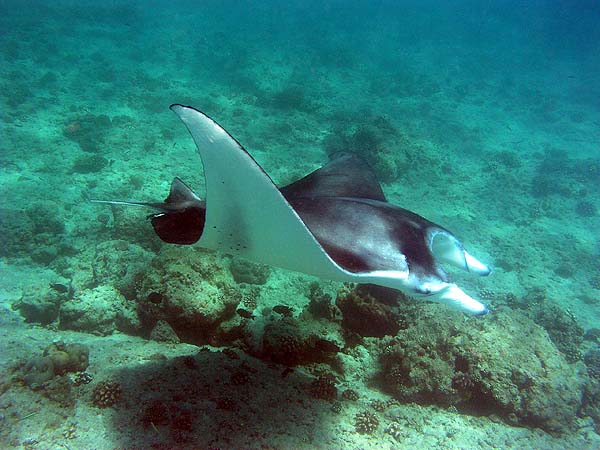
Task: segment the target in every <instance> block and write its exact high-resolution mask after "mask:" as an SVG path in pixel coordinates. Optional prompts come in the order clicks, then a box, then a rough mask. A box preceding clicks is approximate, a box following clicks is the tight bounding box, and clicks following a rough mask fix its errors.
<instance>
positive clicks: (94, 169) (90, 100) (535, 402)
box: [0, 0, 600, 449]
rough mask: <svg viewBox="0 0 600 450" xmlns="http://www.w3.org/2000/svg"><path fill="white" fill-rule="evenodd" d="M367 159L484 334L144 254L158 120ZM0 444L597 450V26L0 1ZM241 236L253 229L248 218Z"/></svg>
mask: <svg viewBox="0 0 600 450" xmlns="http://www.w3.org/2000/svg"><path fill="white" fill-rule="evenodd" d="M171 103H181V104H187V105H192V106H194V107H196V108H198V109H200V110H202V111H204V112H206V113H207V114H208V115H210V116H211V117H213V118H214V119H215V120H217V121H218V122H219V123H220V124H221V125H223V126H224V127H225V128H226V129H227V130H228V131H229V132H230V133H231V134H232V135H233V136H234V137H235V138H236V139H238V140H239V142H240V143H241V144H242V145H244V146H245V148H246V149H247V150H248V151H249V152H250V154H251V155H252V156H253V157H254V158H255V159H256V160H257V162H258V163H259V164H260V165H261V166H262V167H263V168H264V169H265V171H266V173H268V174H269V175H270V176H271V177H272V178H273V180H274V181H275V182H276V183H278V184H286V183H289V182H291V181H293V180H295V179H297V178H299V177H301V176H303V175H305V174H307V173H309V172H311V171H313V170H315V169H316V168H318V167H320V166H321V165H323V164H324V163H325V162H326V161H327V159H328V155H330V154H333V153H335V152H337V151H351V152H355V153H358V154H360V155H361V156H362V157H363V158H364V159H366V160H367V161H368V162H369V163H370V164H371V166H372V167H373V168H374V170H375V171H376V173H377V175H378V177H379V179H380V180H381V182H382V185H383V189H384V191H385V193H386V195H387V197H388V200H389V201H390V202H391V203H394V204H397V205H399V206H401V207H403V208H407V209H410V210H412V211H415V212H416V213H418V214H420V215H423V216H424V217H427V218H428V219H430V220H432V221H434V222H436V223H439V224H440V225H442V226H444V227H447V228H448V229H450V230H452V231H453V232H454V233H455V234H456V235H457V236H458V237H459V238H460V239H461V240H462V241H463V242H464V243H465V245H466V246H467V248H468V249H469V250H470V251H471V253H473V254H474V255H477V257H478V258H481V259H482V260H483V261H486V262H487V263H489V264H491V266H492V268H493V273H492V274H491V275H490V276H489V277H486V278H473V277H470V276H468V274H467V275H463V274H460V273H457V272H455V271H452V276H453V277H454V278H455V279H456V280H458V281H460V285H461V286H462V287H464V289H465V290H466V291H468V292H470V293H471V294H473V296H474V297H476V298H478V299H480V300H482V301H483V302H484V303H486V304H487V305H488V306H489V307H490V310H491V312H490V313H489V314H487V315H486V316H483V317H469V316H466V315H465V314H463V313H462V312H458V311H453V310H451V309H449V308H448V307H447V306H444V305H437V304H431V303H428V302H426V301H415V300H412V299H410V298H408V297H406V296H403V295H399V294H398V293H393V292H389V291H384V290H382V289H375V288H372V287H364V286H363V287H356V286H349V285H346V286H342V285H340V284H337V283H334V282H329V281H326V280H319V279H316V278H313V277H309V276H305V275H302V274H298V273H292V272H288V271H284V270H280V269H276V268H269V267H264V266H260V265H256V264H252V263H249V262H247V261H244V260H240V259H234V258H232V257H230V256H227V255H223V254H217V253H213V252H209V251H205V250H202V249H200V248H198V247H194V246H191V247H188V246H185V247H183V246H182V247H180V246H171V245H168V244H163V243H161V242H160V240H159V239H158V238H157V237H156V236H155V235H154V233H153V231H152V229H151V226H150V224H149V222H148V221H147V220H146V214H147V212H145V211H143V210H141V209H135V208H130V209H125V208H120V207H110V206H106V205H98V204H92V203H90V202H89V201H88V200H89V199H90V198H100V199H118V200H141V201H156V200H159V199H163V198H165V197H166V195H167V194H168V190H169V184H170V182H171V180H172V178H173V177H175V176H179V177H180V178H182V179H183V180H184V181H185V182H186V183H188V184H189V185H190V186H191V187H192V188H193V189H194V190H195V191H196V192H198V193H199V194H200V195H203V172H202V165H201V161H200V159H199V157H198V155H197V154H196V152H195V149H194V144H193V142H192V140H191V138H190V137H189V135H188V134H187V132H186V130H185V128H184V127H183V126H182V125H181V123H180V122H179V120H178V119H177V118H176V117H175V115H174V114H172V113H171V112H170V111H169V109H168V106H169V105H170V104H171ZM0 105H1V106H0V126H1V132H0V167H1V172H0V257H1V259H0V280H1V282H0V308H1V309H2V311H1V313H0V355H1V357H0V367H1V371H0V447H1V448H26V449H62V448H68V449H92V448H93V449H115V448H127V449H134V448H135V449H142V448H156V449H174V448H182V449H184V448H194V449H312V448H314V449H346V448H347V449H409V448H410V449H414V448H419V449H420V448H445V449H487V448H514V449H524V448H532V449H542V448H544V449H545V448H548V449H567V448H568V449H595V448H600V436H599V435H598V432H599V431H600V258H599V257H600V234H599V226H600V214H599V210H600V193H599V189H598V188H599V186H600V183H599V182H600V5H599V4H598V2H595V1H591V0H590V1H585V0H584V1H577V0H575V1H552V0H549V1H516V0H511V1H466V0H461V1H454V2H439V1H370V2H367V1H325V2H313V1H285V2H275V1H257V2H255V1H175V2H160V1H138V2H135V1H105V2H96V1H94V2H88V1H53V2H42V1H22V0H20V1H6V0H2V1H0ZM260 213H261V212H260V211H257V214H260Z"/></svg>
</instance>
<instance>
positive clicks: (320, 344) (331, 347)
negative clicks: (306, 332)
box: [315, 339, 341, 353]
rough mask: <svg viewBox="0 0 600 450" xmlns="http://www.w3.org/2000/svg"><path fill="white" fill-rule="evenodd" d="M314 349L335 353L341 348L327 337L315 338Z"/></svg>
mask: <svg viewBox="0 0 600 450" xmlns="http://www.w3.org/2000/svg"><path fill="white" fill-rule="evenodd" d="M315 349H316V350H319V351H321V352H323V353H337V352H339V351H340V350H341V349H340V348H339V347H338V346H337V345H335V344H334V343H333V342H331V341H328V340H327V339H317V341H316V342H315Z"/></svg>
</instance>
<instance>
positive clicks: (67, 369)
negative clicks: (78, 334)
mask: <svg viewBox="0 0 600 450" xmlns="http://www.w3.org/2000/svg"><path fill="white" fill-rule="evenodd" d="M88 363H89V349H88V348H87V347H86V346H85V345H82V344H65V343H64V342H63V341H56V342H53V343H52V344H50V345H49V346H48V347H46V348H45V349H44V352H43V356H33V357H31V358H30V359H28V360H27V361H26V362H25V364H24V365H23V367H22V369H21V370H20V379H22V380H23V382H24V383H25V384H26V385H27V386H29V387H30V388H31V389H34V390H37V389H42V388H45V386H46V383H48V382H50V381H51V380H53V379H54V378H55V377H57V376H61V375H64V374H66V373H73V372H82V371H84V370H85V369H87V367H88Z"/></svg>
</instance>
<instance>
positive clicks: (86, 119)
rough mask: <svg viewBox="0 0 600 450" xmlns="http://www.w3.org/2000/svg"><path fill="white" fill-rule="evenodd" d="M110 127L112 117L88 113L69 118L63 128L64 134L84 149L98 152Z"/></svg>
mask: <svg viewBox="0 0 600 450" xmlns="http://www.w3.org/2000/svg"><path fill="white" fill-rule="evenodd" d="M110 127H111V120H110V117H108V116H106V115H104V114H101V115H98V116H95V115H92V114H87V115H84V116H77V117H73V118H71V119H69V120H68V121H67V122H66V123H65V126H64V128H63V135H64V136H65V137H66V138H68V139H70V140H72V141H74V142H76V143H77V144H78V145H79V147H80V148H81V149H82V150H83V151H85V152H90V153H98V152H100V147H101V146H102V144H103V143H104V140H105V138H106V135H107V134H108V131H109V130H110Z"/></svg>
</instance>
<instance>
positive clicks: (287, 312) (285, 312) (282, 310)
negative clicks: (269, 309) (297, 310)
mask: <svg viewBox="0 0 600 450" xmlns="http://www.w3.org/2000/svg"><path fill="white" fill-rule="evenodd" d="M273 311H275V312H276V313H277V314H281V315H282V316H285V317H289V316H291V315H292V313H293V312H294V310H293V309H292V308H290V307H289V306H285V305H277V306H274V307H273Z"/></svg>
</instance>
